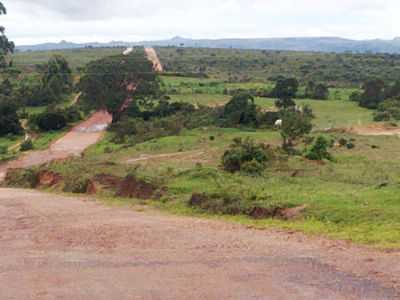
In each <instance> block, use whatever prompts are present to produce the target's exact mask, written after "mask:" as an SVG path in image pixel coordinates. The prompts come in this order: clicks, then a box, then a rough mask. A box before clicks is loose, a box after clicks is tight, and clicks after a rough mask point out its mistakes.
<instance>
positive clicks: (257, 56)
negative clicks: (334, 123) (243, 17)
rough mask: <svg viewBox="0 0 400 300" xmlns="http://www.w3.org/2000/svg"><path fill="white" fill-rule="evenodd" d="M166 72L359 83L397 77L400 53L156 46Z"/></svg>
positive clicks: (239, 79) (342, 84)
mask: <svg viewBox="0 0 400 300" xmlns="http://www.w3.org/2000/svg"><path fill="white" fill-rule="evenodd" d="M157 52H158V54H159V57H160V59H161V61H162V62H163V64H164V66H165V70H166V71H167V72H175V73H182V74H207V75H208V76H209V77H211V78H214V79H219V80H227V81H231V82H248V81H261V82H266V81H269V80H270V79H271V78H276V77H277V76H279V75H282V76H292V77H293V76H294V77H297V78H299V79H300V80H301V81H302V82H307V81H309V80H313V81H316V82H318V81H322V82H326V83H329V84H330V85H333V86H340V87H359V85H360V83H362V82H363V81H364V80H366V79H367V78H374V77H378V78H382V79H384V80H385V81H392V80H396V79H398V76H399V70H400V56H398V55H385V54H382V55H375V54H351V53H345V54H335V53H315V52H314V53H313V52H289V51H262V50H237V49H204V48H198V49H192V48H185V49H181V48H173V47H168V48H157Z"/></svg>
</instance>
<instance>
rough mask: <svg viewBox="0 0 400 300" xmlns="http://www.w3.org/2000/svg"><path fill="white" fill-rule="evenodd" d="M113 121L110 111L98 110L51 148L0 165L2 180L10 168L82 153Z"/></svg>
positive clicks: (32, 152)
mask: <svg viewBox="0 0 400 300" xmlns="http://www.w3.org/2000/svg"><path fill="white" fill-rule="evenodd" d="M111 121H112V116H111V115H110V114H109V113H107V112H105V111H99V112H96V113H95V114H93V115H92V116H91V117H90V118H89V119H88V120H86V121H84V122H82V123H80V124H79V125H78V126H76V127H74V128H73V129H71V130H70V131H69V132H68V133H67V134H66V135H65V136H63V137H62V138H60V139H59V140H57V141H56V142H54V143H53V144H52V145H51V146H50V147H49V149H47V150H43V151H31V152H28V153H26V154H25V155H23V156H21V157H20V158H19V159H17V160H14V161H10V162H8V163H5V164H2V165H0V182H1V181H3V180H4V177H5V175H6V172H7V170H8V169H12V168H28V167H32V166H36V165H40V164H43V163H46V162H50V161H53V160H57V159H64V158H67V157H70V156H73V155H80V154H81V153H82V152H83V151H84V150H85V149H86V148H87V147H89V146H90V145H93V144H95V143H96V142H97V141H98V140H99V139H100V138H101V137H102V135H103V133H104V131H105V129H106V128H107V126H108V125H109V124H110V123H111Z"/></svg>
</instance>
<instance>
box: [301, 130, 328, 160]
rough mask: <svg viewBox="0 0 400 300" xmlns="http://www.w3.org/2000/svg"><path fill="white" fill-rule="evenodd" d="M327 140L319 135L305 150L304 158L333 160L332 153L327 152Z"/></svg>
mask: <svg viewBox="0 0 400 300" xmlns="http://www.w3.org/2000/svg"><path fill="white" fill-rule="evenodd" d="M329 144H330V143H329V141H328V140H327V139H326V138H325V137H323V136H319V137H318V138H317V139H316V141H315V143H314V145H313V146H312V147H311V149H310V150H309V151H308V152H307V154H306V158H307V159H309V160H320V161H321V160H324V159H326V160H333V157H332V155H331V154H330V153H329V151H328V149H329Z"/></svg>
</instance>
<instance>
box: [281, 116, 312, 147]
mask: <svg viewBox="0 0 400 300" xmlns="http://www.w3.org/2000/svg"><path fill="white" fill-rule="evenodd" d="M281 117H282V127H281V136H282V139H283V145H282V147H283V149H285V150H288V151H290V150H291V149H293V146H294V143H295V141H296V140H298V139H300V138H302V137H303V136H304V135H306V134H308V133H310V132H311V130H312V113H311V114H310V113H304V112H301V111H298V110H295V109H285V110H282V111H281Z"/></svg>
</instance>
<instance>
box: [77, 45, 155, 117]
mask: <svg viewBox="0 0 400 300" xmlns="http://www.w3.org/2000/svg"><path fill="white" fill-rule="evenodd" d="M79 88H80V90H81V91H82V96H81V100H82V102H83V103H84V104H85V105H86V106H87V107H88V108H91V109H100V108H101V109H107V110H108V111H109V112H111V113H112V114H113V115H114V121H116V120H118V119H119V117H120V115H121V113H122V111H123V110H124V108H126V107H127V104H128V103H129V102H131V101H133V99H134V101H137V102H142V103H146V102H148V101H152V99H153V98H154V97H156V96H158V95H159V94H160V83H159V80H158V77H157V74H156V73H155V72H154V70H153V64H152V63H151V62H150V61H149V60H148V59H147V58H146V56H145V53H144V49H141V48H138V49H136V50H135V51H133V53H131V54H130V55H127V56H123V55H116V56H110V57H106V58H103V59H100V60H97V61H94V62H91V63H89V64H88V65H87V66H86V68H85V72H84V75H83V76H82V78H81V80H80V83H79Z"/></svg>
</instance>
